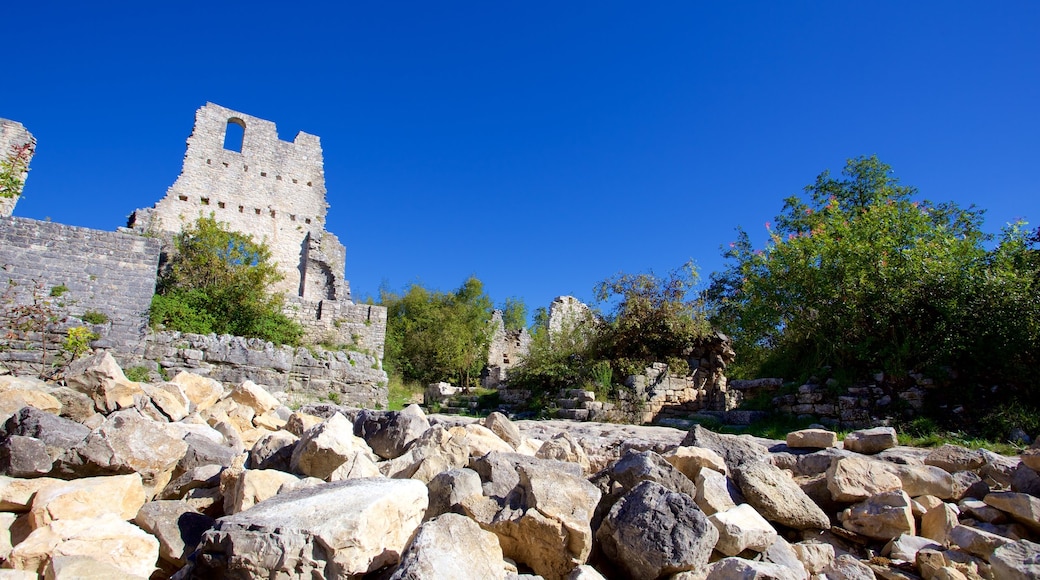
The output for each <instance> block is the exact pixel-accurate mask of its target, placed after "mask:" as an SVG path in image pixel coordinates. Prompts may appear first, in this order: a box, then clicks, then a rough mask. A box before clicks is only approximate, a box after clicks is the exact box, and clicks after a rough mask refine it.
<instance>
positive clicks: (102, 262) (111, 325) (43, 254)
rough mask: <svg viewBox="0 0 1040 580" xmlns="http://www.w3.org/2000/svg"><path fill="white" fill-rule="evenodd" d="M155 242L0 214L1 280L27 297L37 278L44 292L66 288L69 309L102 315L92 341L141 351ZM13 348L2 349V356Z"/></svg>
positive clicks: (156, 256)
mask: <svg viewBox="0 0 1040 580" xmlns="http://www.w3.org/2000/svg"><path fill="white" fill-rule="evenodd" d="M158 262H159V241H158V240H156V239H153V238H147V237H143V236H139V235H136V234H129V233H121V232H104V231H99V230H91V229H87V228H79V227H74V226H67V225H62V224H55V223H50V222H42V221H37V220H31V219H26V218H18V217H8V218H0V285H2V288H3V289H6V288H7V287H8V284H9V281H13V282H15V283H16V284H17V287H16V291H17V294H18V295H19V297H20V299H23V300H24V299H27V298H28V295H29V294H31V292H32V290H33V287H34V286H35V285H36V283H37V282H39V283H41V284H42V285H43V286H44V289H43V292H44V295H46V294H47V293H48V292H49V290H50V288H52V287H54V286H58V285H65V286H66V287H68V289H69V290H68V292H67V295H66V296H65V298H67V299H69V300H70V301H71V305H70V307H69V313H70V314H72V315H74V316H80V315H82V314H83V313H84V312H86V311H88V310H93V311H97V312H100V313H102V314H104V315H106V316H107V317H108V318H109V320H110V322H108V323H106V325H105V328H104V329H103V330H104V331H103V332H102V338H101V340H99V341H98V342H97V343H95V346H98V347H101V348H113V349H117V350H119V351H120V352H125V353H139V352H142V351H143V348H144V339H145V334H146V331H147V327H148V307H149V305H150V304H151V301H152V295H153V294H154V293H155V274H156V266H157V264H158ZM14 354H15V353H10V352H8V353H4V352H0V360H10V359H9V358H8V359H5V357H11V356H14Z"/></svg>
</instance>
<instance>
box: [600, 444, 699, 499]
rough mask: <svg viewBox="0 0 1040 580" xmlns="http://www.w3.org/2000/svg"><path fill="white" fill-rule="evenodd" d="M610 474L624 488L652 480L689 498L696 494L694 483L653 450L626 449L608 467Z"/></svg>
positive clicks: (630, 487) (629, 488)
mask: <svg viewBox="0 0 1040 580" xmlns="http://www.w3.org/2000/svg"><path fill="white" fill-rule="evenodd" d="M610 476H611V479H612V480H613V481H615V482H616V483H618V484H620V485H621V487H623V488H624V489H625V490H631V489H634V488H635V487H636V486H637V485H639V484H640V483H641V482H643V481H653V482H656V483H659V484H661V485H663V486H665V487H666V488H668V489H669V490H671V491H674V492H678V493H685V494H686V495H688V496H690V497H691V498H692V497H696V496H697V487H696V484H695V483H694V482H693V481H691V480H690V478H688V477H686V476H685V475H683V473H682V472H681V471H679V470H678V469H676V468H675V467H673V466H672V464H671V463H669V462H668V461H666V460H665V458H664V457H661V456H660V455H658V454H657V453H654V452H653V451H642V452H637V451H628V452H627V453H625V454H624V455H623V456H622V457H621V459H619V460H618V461H617V463H615V464H614V465H613V466H612V467H611V468H610Z"/></svg>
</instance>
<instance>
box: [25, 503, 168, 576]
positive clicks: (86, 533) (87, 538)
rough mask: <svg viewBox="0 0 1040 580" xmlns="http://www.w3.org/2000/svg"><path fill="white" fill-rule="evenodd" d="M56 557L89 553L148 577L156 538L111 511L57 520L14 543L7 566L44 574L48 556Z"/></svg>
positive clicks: (155, 556) (152, 567)
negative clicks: (88, 516)
mask: <svg viewBox="0 0 1040 580" xmlns="http://www.w3.org/2000/svg"><path fill="white" fill-rule="evenodd" d="M59 556H88V557H90V558H93V559H94V560H97V561H99V562H103V563H106V564H111V565H112V566H115V567H117V568H119V569H120V570H123V571H124V572H126V573H127V574H130V575H134V576H142V577H145V578H147V577H149V576H151V574H152V571H153V570H155V563H156V561H157V560H158V558H159V541H158V540H156V539H155V538H154V537H152V536H151V535H149V534H148V533H146V532H144V531H143V530H142V529H141V528H139V527H137V526H135V525H133V524H131V523H129V522H126V521H123V520H122V519H120V517H119V516H117V515H113V514H104V515H102V516H100V517H97V518H91V519H82V520H58V521H53V522H51V523H49V524H47V525H45V526H43V527H40V528H37V529H35V530H33V532H32V533H31V534H29V535H28V537H26V538H25V539H24V540H22V542H21V543H19V544H18V545H17V546H15V547H14V550H12V551H11V556H10V558H9V559H8V565H10V566H11V567H13V568H17V569H19V570H30V571H35V572H37V573H43V571H44V568H45V567H46V566H47V564H48V562H49V561H50V559H51V558H55V557H59Z"/></svg>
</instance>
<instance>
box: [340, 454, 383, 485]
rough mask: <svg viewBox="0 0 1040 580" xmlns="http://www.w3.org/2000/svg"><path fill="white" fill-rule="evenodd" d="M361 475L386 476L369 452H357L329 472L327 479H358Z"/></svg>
mask: <svg viewBox="0 0 1040 580" xmlns="http://www.w3.org/2000/svg"><path fill="white" fill-rule="evenodd" d="M360 477H385V476H384V475H383V474H382V472H380V471H379V466H378V465H376V463H375V462H374V461H372V459H371V458H370V455H369V454H367V453H355V454H353V455H351V456H350V458H349V459H347V461H346V462H345V463H343V464H342V465H340V466H339V467H337V468H336V470H335V471H333V472H332V473H331V474H329V476H328V478H326V480H327V481H343V480H344V479H357V478H360Z"/></svg>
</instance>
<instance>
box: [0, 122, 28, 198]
mask: <svg viewBox="0 0 1040 580" xmlns="http://www.w3.org/2000/svg"><path fill="white" fill-rule="evenodd" d="M26 145H29V148H28V150H27V151H25V153H24V154H25V155H27V156H28V159H26V167H25V171H23V172H22V173H21V175H19V176H18V177H19V179H21V180H22V182H23V185H24V182H25V178H26V176H27V174H28V162H29V161H31V160H32V156H33V153H34V152H35V149H36V138H35V137H33V136H32V133H30V132H29V131H28V130H26V128H25V127H24V126H22V124H21V123H19V122H17V121H10V120H7V119H0V159H8V158H9V156H10V155H12V154H15V153H16V152H17V151H19V150H21V149H22V148H24V147H25V146H26ZM19 197H21V196H20V195H16V196H13V197H4V196H0V217H7V216H9V215H11V214H12V213H13V212H14V206H15V204H17V203H18V198H19Z"/></svg>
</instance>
